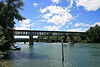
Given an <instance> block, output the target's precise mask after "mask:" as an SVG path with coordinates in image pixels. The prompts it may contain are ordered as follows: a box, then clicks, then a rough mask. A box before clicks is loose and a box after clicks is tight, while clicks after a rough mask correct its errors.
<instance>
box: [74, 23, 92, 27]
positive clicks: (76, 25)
mask: <svg viewBox="0 0 100 67" xmlns="http://www.w3.org/2000/svg"><path fill="white" fill-rule="evenodd" d="M74 26H75V27H78V26H87V27H90V24H86V23H76V24H75V25H74Z"/></svg>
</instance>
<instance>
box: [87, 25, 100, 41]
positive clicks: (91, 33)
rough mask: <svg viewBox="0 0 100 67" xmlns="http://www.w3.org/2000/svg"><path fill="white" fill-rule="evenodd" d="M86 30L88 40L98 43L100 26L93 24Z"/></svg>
mask: <svg viewBox="0 0 100 67" xmlns="http://www.w3.org/2000/svg"><path fill="white" fill-rule="evenodd" d="M86 32H87V33H88V41H89V42H94V43H98V42H99V43H100V26H98V25H95V26H94V27H90V29H89V30H87V31H86Z"/></svg>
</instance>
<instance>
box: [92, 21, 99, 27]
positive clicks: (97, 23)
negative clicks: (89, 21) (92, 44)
mask: <svg viewBox="0 0 100 67" xmlns="http://www.w3.org/2000/svg"><path fill="white" fill-rule="evenodd" d="M95 25H98V26H100V22H96V23H94V24H93V25H91V26H93V27H94V26H95Z"/></svg>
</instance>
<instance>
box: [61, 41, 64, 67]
mask: <svg viewBox="0 0 100 67" xmlns="http://www.w3.org/2000/svg"><path fill="white" fill-rule="evenodd" d="M61 44H62V67H64V48H63V39H62V40H61Z"/></svg>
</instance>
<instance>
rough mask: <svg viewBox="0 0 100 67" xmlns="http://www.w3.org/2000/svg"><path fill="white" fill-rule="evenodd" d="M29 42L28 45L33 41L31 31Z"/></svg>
mask: <svg viewBox="0 0 100 67" xmlns="http://www.w3.org/2000/svg"><path fill="white" fill-rule="evenodd" d="M29 44H30V45H34V43H33V35H32V34H31V33H30V35H29Z"/></svg>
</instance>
